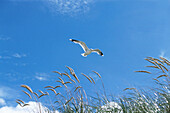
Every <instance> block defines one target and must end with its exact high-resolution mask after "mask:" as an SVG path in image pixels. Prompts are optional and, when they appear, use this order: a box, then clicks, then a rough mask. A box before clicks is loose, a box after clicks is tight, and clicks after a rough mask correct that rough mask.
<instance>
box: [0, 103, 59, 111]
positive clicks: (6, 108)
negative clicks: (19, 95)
mask: <svg viewBox="0 0 170 113" xmlns="http://www.w3.org/2000/svg"><path fill="white" fill-rule="evenodd" d="M27 104H29V105H28V106H25V107H21V106H19V105H17V106H16V107H11V106H4V107H1V108H0V113H25V112H26V113H39V112H40V110H39V105H40V107H41V113H46V111H47V107H45V106H43V105H42V104H41V103H37V102H33V101H30V102H28V103H27ZM54 113H59V112H58V111H55V112H54Z"/></svg>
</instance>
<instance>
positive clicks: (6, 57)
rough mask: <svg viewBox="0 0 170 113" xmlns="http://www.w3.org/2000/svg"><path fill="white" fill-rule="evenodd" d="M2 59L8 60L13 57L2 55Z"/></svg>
mask: <svg viewBox="0 0 170 113" xmlns="http://www.w3.org/2000/svg"><path fill="white" fill-rule="evenodd" d="M0 59H4V60H6V59H11V57H10V56H0Z"/></svg>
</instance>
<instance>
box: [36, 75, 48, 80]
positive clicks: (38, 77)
mask: <svg viewBox="0 0 170 113" xmlns="http://www.w3.org/2000/svg"><path fill="white" fill-rule="evenodd" d="M35 78H36V79H38V80H40V81H43V80H47V79H46V78H45V77H41V76H35Z"/></svg>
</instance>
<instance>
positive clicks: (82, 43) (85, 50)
mask: <svg viewBox="0 0 170 113" xmlns="http://www.w3.org/2000/svg"><path fill="white" fill-rule="evenodd" d="M69 40H70V41H72V42H74V43H77V44H79V45H80V46H81V47H82V48H83V50H84V52H85V53H82V54H81V55H82V56H84V57H86V56H87V55H89V54H90V53H91V52H96V53H98V54H99V55H101V56H104V55H103V53H102V52H101V51H100V50H99V49H89V48H88V47H87V45H86V44H85V43H84V42H82V41H78V40H75V39H69Z"/></svg>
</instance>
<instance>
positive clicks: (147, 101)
mask: <svg viewBox="0 0 170 113" xmlns="http://www.w3.org/2000/svg"><path fill="white" fill-rule="evenodd" d="M145 60H146V61H148V62H149V63H150V64H151V65H149V66H146V68H147V69H149V70H140V71H135V72H139V73H144V74H152V75H154V77H155V75H156V78H153V80H154V82H155V85H156V88H150V89H137V88H134V87H133V88H125V89H124V91H125V92H126V94H125V95H123V96H119V97H114V96H112V97H110V96H108V95H106V92H105V90H104V92H103V93H98V92H97V93H96V96H87V94H86V91H85V89H84V88H83V87H82V86H81V82H80V80H79V78H78V76H76V74H75V72H74V70H73V69H72V68H70V67H68V66H66V68H67V69H68V70H69V72H66V71H65V72H64V73H60V72H58V71H54V73H56V74H58V76H59V77H58V80H57V81H56V86H51V85H48V86H45V87H44V88H43V90H45V92H43V91H41V90H38V92H34V91H33V90H32V89H31V88H30V87H29V86H27V85H21V87H23V88H24V89H25V91H23V92H24V93H25V94H26V95H27V96H28V97H29V98H30V99H31V100H33V101H35V102H37V104H39V113H42V106H41V105H40V104H41V103H43V102H44V100H47V99H48V101H47V102H46V103H44V106H45V107H47V108H48V110H47V113H50V112H51V113H53V112H55V111H56V110H58V111H60V112H62V113H92V112H98V113H108V112H110V113H168V112H170V77H169V66H170V61H168V60H167V59H165V58H163V57H160V58H159V59H157V58H153V57H147V58H146V59H145ZM93 72H94V73H95V74H96V75H98V77H99V79H101V82H102V77H101V76H100V74H99V73H97V72H96V71H93ZM82 75H84V77H85V78H86V79H87V80H88V81H89V83H90V84H92V85H95V81H94V79H93V78H92V77H91V76H87V75H85V74H83V73H82ZM101 84H102V85H103V88H104V83H103V82H102V83H101ZM59 88H60V89H59ZM58 89H59V90H58ZM122 90H123V89H122ZM59 91H60V92H59ZM16 102H17V103H18V104H19V105H20V106H22V107H24V106H28V104H27V103H25V102H24V101H23V100H20V99H17V101H16ZM40 102H41V103H40ZM47 103H50V104H48V105H47Z"/></svg>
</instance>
